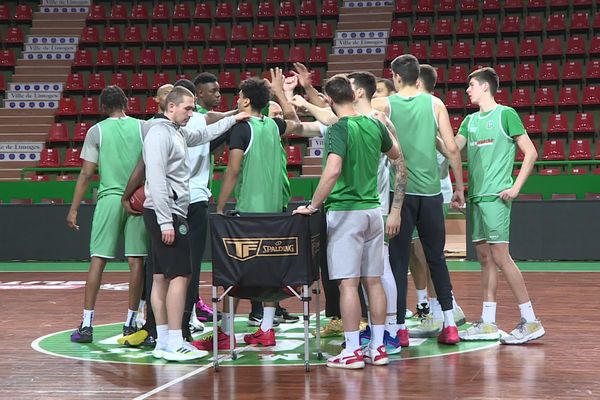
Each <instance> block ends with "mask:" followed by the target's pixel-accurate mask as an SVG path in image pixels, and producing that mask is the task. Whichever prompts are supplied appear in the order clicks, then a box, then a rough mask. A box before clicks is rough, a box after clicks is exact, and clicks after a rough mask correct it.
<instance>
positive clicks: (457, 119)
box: [450, 115, 464, 135]
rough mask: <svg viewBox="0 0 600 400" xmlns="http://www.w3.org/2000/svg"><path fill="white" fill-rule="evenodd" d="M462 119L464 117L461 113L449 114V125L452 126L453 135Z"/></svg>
mask: <svg viewBox="0 0 600 400" xmlns="http://www.w3.org/2000/svg"><path fill="white" fill-rule="evenodd" d="M463 120H464V117H463V116H462V115H451V116H450V125H451V126H452V130H453V131H454V134H455V135H456V134H457V133H458V128H460V124H462V122H463Z"/></svg>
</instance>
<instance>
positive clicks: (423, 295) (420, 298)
mask: <svg viewBox="0 0 600 400" xmlns="http://www.w3.org/2000/svg"><path fill="white" fill-rule="evenodd" d="M417 303H418V304H421V303H427V289H417Z"/></svg>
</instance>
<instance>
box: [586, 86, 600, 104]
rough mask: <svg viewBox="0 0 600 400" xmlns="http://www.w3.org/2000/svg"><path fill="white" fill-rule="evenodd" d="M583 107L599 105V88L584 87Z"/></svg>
mask: <svg viewBox="0 0 600 400" xmlns="http://www.w3.org/2000/svg"><path fill="white" fill-rule="evenodd" d="M582 104H583V105H584V106H597V105H600V86H586V87H584V88H583V101H582Z"/></svg>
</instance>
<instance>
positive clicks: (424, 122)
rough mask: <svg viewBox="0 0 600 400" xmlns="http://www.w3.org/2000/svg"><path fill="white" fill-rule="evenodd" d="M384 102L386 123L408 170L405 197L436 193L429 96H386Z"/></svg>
mask: <svg viewBox="0 0 600 400" xmlns="http://www.w3.org/2000/svg"><path fill="white" fill-rule="evenodd" d="M388 101H389V102H390V105H389V107H390V120H391V121H392V123H393V124H394V127H395V128H396V136H397V137H398V143H399V144H400V148H401V149H402V153H403V154H404V160H405V161H406V169H407V170H408V182H407V185H406V194H412V195H417V196H435V195H437V194H439V193H440V192H441V190H442V189H441V186H440V172H439V167H438V163H437V156H436V140H437V139H436V137H437V132H438V125H437V118H436V116H435V109H434V102H433V96H432V95H430V94H428V93H420V94H418V95H416V96H413V97H404V96H400V95H398V94H395V95H392V96H390V97H388ZM392 182H393V181H392Z"/></svg>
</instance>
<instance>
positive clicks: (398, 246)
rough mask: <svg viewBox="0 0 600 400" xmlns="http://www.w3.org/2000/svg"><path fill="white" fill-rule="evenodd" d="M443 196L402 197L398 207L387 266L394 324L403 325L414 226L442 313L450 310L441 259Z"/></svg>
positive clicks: (449, 290)
mask: <svg viewBox="0 0 600 400" xmlns="http://www.w3.org/2000/svg"><path fill="white" fill-rule="evenodd" d="M442 203H443V197H442V195H441V194H439V195H436V196H414V195H406V196H405V198H404V203H403V204H402V212H401V224H400V233H399V234H398V235H397V236H395V237H393V238H392V239H390V264H391V267H392V272H393V274H394V279H395V280H396V286H397V287H398V303H397V306H398V323H399V324H403V323H404V310H406V294H407V293H406V292H407V290H408V264H409V260H410V245H411V242H412V234H413V230H414V228H415V226H416V227H417V230H418V231H419V238H420V240H421V243H422V244H423V251H424V253H425V259H426V260H427V265H428V266H429V271H430V272H431V280H432V281H433V286H434V287H435V291H436V293H437V296H438V301H439V302H440V304H441V306H442V310H443V311H447V310H451V309H452V283H451V282H450V274H449V273H448V266H447V265H446V258H445V257H444V246H445V245H446V226H445V222H444V211H443V208H442Z"/></svg>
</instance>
